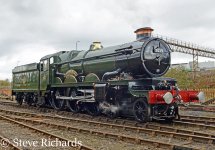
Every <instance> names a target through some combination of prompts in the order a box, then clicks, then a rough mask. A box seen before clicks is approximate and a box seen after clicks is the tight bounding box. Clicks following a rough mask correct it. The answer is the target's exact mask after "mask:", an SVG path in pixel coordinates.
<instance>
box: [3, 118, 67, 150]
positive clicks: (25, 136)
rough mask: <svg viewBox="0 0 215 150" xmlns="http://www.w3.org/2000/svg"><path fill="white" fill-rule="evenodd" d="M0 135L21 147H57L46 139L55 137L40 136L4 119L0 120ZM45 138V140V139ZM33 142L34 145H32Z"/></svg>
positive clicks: (37, 148)
mask: <svg viewBox="0 0 215 150" xmlns="http://www.w3.org/2000/svg"><path fill="white" fill-rule="evenodd" d="M0 127H1V130H0V135H2V136H3V137H5V138H7V139H8V140H9V141H10V142H12V143H13V144H14V145H16V146H18V147H20V148H22V149H25V150H27V149H34V150H42V149H44V148H45V149H47V150H52V149H56V150H57V149H58V148H55V147H52V146H54V144H53V145H50V144H49V143H48V141H54V140H55V139H49V137H47V136H42V135H40V134H38V133H35V132H33V131H32V130H29V129H27V128H23V127H20V126H18V125H15V124H12V123H10V122H7V121H5V120H0ZM46 140H47V141H46ZM33 144H34V145H33ZM0 148H1V149H6V147H1V146H0ZM62 149H65V150H66V149H69V148H68V147H67V148H65V147H62Z"/></svg>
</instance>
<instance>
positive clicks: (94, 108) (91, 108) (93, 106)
mask: <svg viewBox="0 0 215 150" xmlns="http://www.w3.org/2000/svg"><path fill="white" fill-rule="evenodd" d="M86 110H87V112H88V114H90V115H91V116H98V115H99V114H100V109H99V105H98V104H97V103H88V104H86Z"/></svg>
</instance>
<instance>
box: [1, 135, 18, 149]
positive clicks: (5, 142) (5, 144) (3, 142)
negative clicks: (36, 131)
mask: <svg viewBox="0 0 215 150" xmlns="http://www.w3.org/2000/svg"><path fill="white" fill-rule="evenodd" d="M0 148H5V149H6V148H9V149H12V150H22V149H21V148H19V147H17V146H16V145H14V144H13V143H12V142H10V141H9V140H8V139H7V138H6V137H3V136H1V135H0Z"/></svg>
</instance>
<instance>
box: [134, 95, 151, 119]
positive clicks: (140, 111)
mask: <svg viewBox="0 0 215 150" xmlns="http://www.w3.org/2000/svg"><path fill="white" fill-rule="evenodd" d="M133 113H134V117H135V119H136V120H137V121H138V122H147V121H148V104H147V103H146V101H145V100H144V99H137V100H136V101H135V102H134V105H133Z"/></svg>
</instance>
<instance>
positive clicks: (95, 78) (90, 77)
mask: <svg viewBox="0 0 215 150" xmlns="http://www.w3.org/2000/svg"><path fill="white" fill-rule="evenodd" d="M99 81H100V79H99V77H98V76H97V75H96V74H94V73H90V74H88V75H87V76H86V77H85V79H84V82H99Z"/></svg>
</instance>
